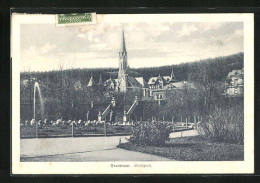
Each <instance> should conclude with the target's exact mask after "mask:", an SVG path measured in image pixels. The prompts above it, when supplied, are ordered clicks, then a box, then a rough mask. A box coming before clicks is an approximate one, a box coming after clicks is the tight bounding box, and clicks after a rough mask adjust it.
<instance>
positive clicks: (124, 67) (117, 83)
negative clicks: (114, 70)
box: [104, 31, 148, 93]
mask: <svg viewBox="0 0 260 183" xmlns="http://www.w3.org/2000/svg"><path fill="white" fill-rule="evenodd" d="M118 59H119V70H118V77H117V79H112V78H111V77H110V78H109V79H108V80H106V81H105V83H104V86H105V87H106V88H107V89H108V90H114V91H117V92H126V91H129V90H143V91H144V93H147V92H148V90H147V89H148V85H147V82H146V81H145V80H144V78H143V77H132V76H130V75H129V74H128V73H129V67H128V63H127V51H126V43H125V35H124V31H123V32H122V40H121V48H120V50H119V55H118Z"/></svg>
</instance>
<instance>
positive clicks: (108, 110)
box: [102, 104, 111, 119]
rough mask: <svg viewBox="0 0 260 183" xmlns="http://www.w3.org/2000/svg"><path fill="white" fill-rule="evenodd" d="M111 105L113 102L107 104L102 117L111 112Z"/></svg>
mask: <svg viewBox="0 0 260 183" xmlns="http://www.w3.org/2000/svg"><path fill="white" fill-rule="evenodd" d="M110 107H111V104H109V105H108V106H107V108H106V109H105V110H104V112H103V113H102V119H104V118H106V116H107V115H108V113H109V112H110Z"/></svg>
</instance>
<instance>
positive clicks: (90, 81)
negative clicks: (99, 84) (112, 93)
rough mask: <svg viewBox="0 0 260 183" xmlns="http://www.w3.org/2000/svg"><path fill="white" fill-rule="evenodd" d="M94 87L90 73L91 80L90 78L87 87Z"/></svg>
mask: <svg viewBox="0 0 260 183" xmlns="http://www.w3.org/2000/svg"><path fill="white" fill-rule="evenodd" d="M94 85H95V81H94V79H93V74H92V72H91V78H90V80H89V82H88V85H87V87H92V86H94Z"/></svg>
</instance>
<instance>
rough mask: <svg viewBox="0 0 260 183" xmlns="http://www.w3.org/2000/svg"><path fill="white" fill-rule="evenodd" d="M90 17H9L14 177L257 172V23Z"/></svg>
mask: <svg viewBox="0 0 260 183" xmlns="http://www.w3.org/2000/svg"><path fill="white" fill-rule="evenodd" d="M72 16H77V14H73V15H72ZM80 16H83V15H80ZM84 16H86V14H85V15H84ZM91 16H95V22H94V23H89V21H91V19H88V20H87V21H86V24H85V25H84V22H83V24H82V22H81V24H80V25H77V24H75V25H73V23H72V22H71V21H72V20H76V18H71V17H69V16H68V17H69V18H70V19H69V18H68V17H66V15H62V16H60V17H61V18H63V19H61V20H62V21H60V17H59V16H56V15H26V14H24V15H19V14H16V15H13V16H12V18H13V19H12V61H13V64H12V67H13V69H12V73H13V75H12V78H13V82H12V87H13V90H12V91H13V93H12V98H13V103H12V106H13V107H12V116H13V117H12V141H13V143H12V155H13V156H12V157H13V158H12V159H13V162H12V164H13V165H12V166H13V171H14V170H15V171H14V172H13V173H16V172H17V173H18V174H19V173H25V174H26V173H43V174H45V173H49V174H52V173H61V174H69V173H79V174H88V173H115V172H117V173H203V172H205V173H212V174H214V173H248V172H252V171H253V161H254V152H253V151H254V138H253V132H254V126H253V123H254V118H253V116H254V106H253V103H254V102H253V101H254V97H253V95H254V91H253V87H254V85H253V83H254V76H253V74H254V73H253V71H254V66H253V64H254V60H253V58H254V55H253V53H254V52H253V51H254V50H253V46H254V45H253V37H254V35H253V23H252V22H253V16H252V15H251V14H200V15H197V14H183V15H180V14H146V15H145V14H94V13H92V14H91ZM57 19H58V20H57ZM68 19H69V21H70V22H69V23H68V24H66V23H64V22H65V21H67V20H68ZM77 21H78V19H77ZM57 22H58V23H57ZM59 22H61V23H64V25H62V26H60V25H59ZM77 23H78V22H77ZM77 163H79V165H78V167H80V168H78V169H77ZM79 169H80V170H79ZM252 173H253V172H252Z"/></svg>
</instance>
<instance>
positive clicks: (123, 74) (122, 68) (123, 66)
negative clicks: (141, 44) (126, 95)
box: [117, 30, 128, 92]
mask: <svg viewBox="0 0 260 183" xmlns="http://www.w3.org/2000/svg"><path fill="white" fill-rule="evenodd" d="M127 67H128V66H127V51H126V45H125V35H124V30H123V32H122V41H121V48H120V51H119V71H118V86H117V90H118V91H120V92H126V90H127V80H128V78H127V77H128V76H127Z"/></svg>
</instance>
